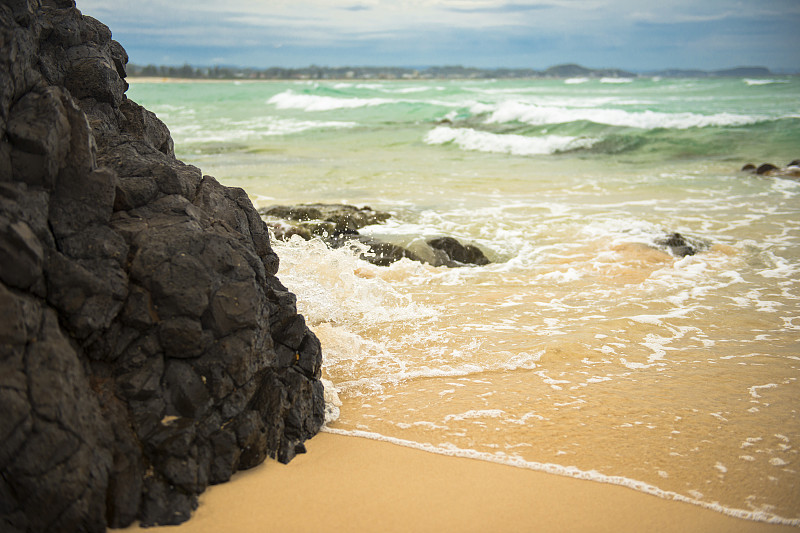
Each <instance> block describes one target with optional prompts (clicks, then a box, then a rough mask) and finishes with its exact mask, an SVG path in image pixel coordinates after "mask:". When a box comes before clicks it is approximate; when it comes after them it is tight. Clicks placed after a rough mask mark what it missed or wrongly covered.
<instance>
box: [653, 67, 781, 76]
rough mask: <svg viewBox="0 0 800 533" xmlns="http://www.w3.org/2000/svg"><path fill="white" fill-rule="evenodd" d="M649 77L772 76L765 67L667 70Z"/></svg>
mask: <svg viewBox="0 0 800 533" xmlns="http://www.w3.org/2000/svg"><path fill="white" fill-rule="evenodd" d="M647 74H648V75H649V76H662V77H665V78H710V77H717V78H765V77H769V76H774V74H773V73H772V72H771V71H770V70H769V69H768V68H766V67H736V68H729V69H725V70H710V71H709V70H680V69H669V70H659V71H656V72H648V73H647Z"/></svg>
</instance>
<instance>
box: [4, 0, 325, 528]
mask: <svg viewBox="0 0 800 533" xmlns="http://www.w3.org/2000/svg"><path fill="white" fill-rule="evenodd" d="M0 42H2V43H3V44H2V49H1V52H0V130H2V131H0V313H1V314H0V316H2V317H3V321H2V323H0V381H2V383H0V405H2V413H1V414H0V473H2V476H0V494H2V504H1V505H0V529H2V530H3V531H9V532H12V531H98V532H100V531H105V530H106V528H107V527H109V526H110V527H124V526H127V525H128V524H130V523H131V522H132V521H134V520H140V521H141V523H142V525H145V526H147V525H155V524H175V523H179V522H182V521H184V520H186V519H187V518H188V517H189V516H190V514H191V511H192V509H194V507H195V506H196V505H197V495H198V494H199V493H201V492H203V490H205V488H206V487H207V486H208V485H209V484H211V483H220V482H223V481H226V480H227V479H228V478H230V476H231V475H232V474H233V472H235V471H236V470H240V469H244V468H250V467H252V466H255V465H257V464H259V463H260V462H261V461H263V460H264V458H266V457H269V456H271V457H276V458H277V459H278V460H280V461H283V462H287V461H289V460H291V458H292V457H293V456H294V455H295V454H296V453H300V452H302V451H303V450H304V447H303V441H304V440H306V439H308V438H309V437H311V436H312V435H314V434H315V433H316V432H317V431H318V430H319V428H320V426H321V424H322V420H323V412H324V405H323V387H322V383H321V381H320V379H319V378H320V366H321V348H320V344H319V341H318V340H317V338H316V337H315V335H314V334H313V333H312V332H311V331H310V330H309V329H308V328H307V327H306V324H305V320H304V319H303V317H302V316H301V315H298V314H297V310H296V306H295V297H294V295H293V294H292V293H290V292H289V291H288V290H287V289H286V288H285V287H284V286H283V285H282V284H281V283H280V281H279V280H278V278H277V277H276V273H277V271H278V257H277V255H276V254H275V253H274V252H273V250H272V248H271V246H270V241H269V234H268V228H267V226H266V225H265V224H264V222H263V221H262V220H261V218H260V217H259V215H258V213H257V212H256V210H255V209H254V208H253V206H252V204H251V203H250V200H249V199H248V197H247V195H246V193H245V192H244V191H242V190H241V189H235V188H229V187H224V186H222V185H220V184H219V183H218V182H217V181H216V180H215V179H214V178H213V177H210V176H204V175H203V174H202V172H201V171H200V170H199V169H197V168H195V167H193V166H190V165H186V164H184V163H182V162H181V161H178V160H177V159H175V155H174V151H173V143H172V139H171V137H170V134H169V131H168V129H167V128H166V126H165V125H164V124H163V123H161V121H159V120H158V118H156V116H155V115H153V114H152V113H151V112H149V111H147V110H146V109H144V108H142V107H141V106H139V105H137V104H136V103H134V102H132V101H130V100H128V99H127V98H126V96H125V94H124V92H125V89H126V88H127V84H126V83H125V80H124V78H125V64H126V63H127V54H125V51H124V50H123V49H122V47H121V46H120V45H119V43H117V42H116V41H113V40H112V39H111V32H110V30H109V29H108V28H107V27H106V26H104V25H103V24H102V23H100V22H98V21H97V20H95V19H93V18H91V17H86V16H83V15H82V14H81V13H80V11H78V10H77V8H76V7H75V4H74V2H72V1H71V0H59V1H58V2H38V1H34V0H19V1H15V2H11V3H8V2H5V3H2V4H0Z"/></svg>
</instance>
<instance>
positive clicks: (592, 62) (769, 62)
mask: <svg viewBox="0 0 800 533" xmlns="http://www.w3.org/2000/svg"><path fill="white" fill-rule="evenodd" d="M77 5H78V8H79V9H80V10H81V11H82V12H83V13H84V14H85V15H90V16H93V17H95V18H97V19H99V20H100V21H102V22H103V23H105V24H106V25H108V26H109V27H110V28H111V31H112V32H113V36H114V38H115V39H116V40H117V41H119V42H120V43H121V44H122V45H123V46H124V47H125V49H126V50H127V51H128V55H129V56H130V61H131V63H136V64H140V65H147V64H154V65H183V64H185V63H188V64H190V65H193V66H195V67H199V66H214V65H222V66H239V67H255V68H267V67H272V66H278V67H306V66H309V65H312V64H313V65H319V66H327V67H342V66H401V67H425V66H434V65H463V66H467V67H479V68H499V67H503V68H533V69H537V70H540V69H545V68H547V67H550V66H553V65H559V64H564V63H578V64H581V65H583V66H586V67H592V68H622V69H627V70H632V71H637V72H646V71H648V70H658V69H664V68H683V69H695V68H696V69H706V70H714V69H721V68H730V67H736V66H745V65H747V66H756V65H760V66H766V67H769V68H771V69H773V70H774V71H777V72H781V71H792V72H798V71H800V31H798V28H800V0H657V1H654V0H510V1H505V0H229V1H225V2H223V1H220V0H194V1H192V2H188V1H176V0H138V1H136V2H131V1H130V0H77Z"/></svg>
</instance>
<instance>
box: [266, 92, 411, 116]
mask: <svg viewBox="0 0 800 533" xmlns="http://www.w3.org/2000/svg"><path fill="white" fill-rule="evenodd" d="M395 102H396V100H392V99H388V98H337V97H334V96H321V95H314V94H299V93H296V92H294V91H293V90H291V89H289V90H287V91H284V92H282V93H278V94H276V95H275V96H273V97H272V98H270V99H269V100H268V101H267V103H268V104H272V105H274V106H275V107H277V108H278V109H302V110H304V111H331V110H334V109H353V108H358V107H372V106H379V105H384V104H391V103H395Z"/></svg>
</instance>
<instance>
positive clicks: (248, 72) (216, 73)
mask: <svg viewBox="0 0 800 533" xmlns="http://www.w3.org/2000/svg"><path fill="white" fill-rule="evenodd" d="M128 75H130V76H133V77H135V76H150V77H159V78H193V79H255V80H258V79H262V80H326V79H327V80H334V79H336V80H341V79H356V80H365V79H373V80H397V79H509V78H559V79H568V78H636V77H639V76H661V77H668V78H706V77H715V76H716V77H747V78H759V77H769V76H773V75H774V74H773V73H772V72H770V70H769V69H768V68H766V67H737V68H732V69H725V70H712V71H706V70H681V69H667V70H660V71H657V72H647V73H644V74H637V73H634V72H629V71H626V70H621V69H615V68H600V69H598V68H587V67H584V66H581V65H576V64H574V63H569V64H564V65H556V66H553V67H550V68H548V69H546V70H534V69H521V68H517V69H513V68H499V69H481V68H474V67H463V66H461V65H454V66H434V67H425V68H405V67H319V66H316V65H311V66H309V67H303V68H281V67H272V68H268V69H255V68H240V67H220V66H214V67H193V66H191V65H183V66H180V67H174V66H155V65H147V66H141V65H134V64H129V65H128Z"/></svg>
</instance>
